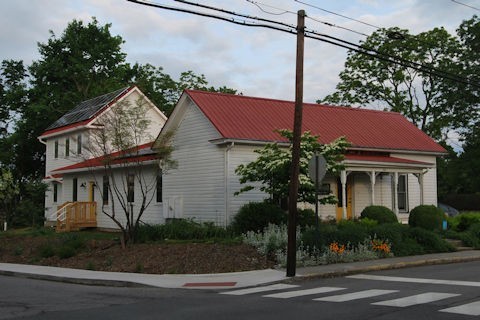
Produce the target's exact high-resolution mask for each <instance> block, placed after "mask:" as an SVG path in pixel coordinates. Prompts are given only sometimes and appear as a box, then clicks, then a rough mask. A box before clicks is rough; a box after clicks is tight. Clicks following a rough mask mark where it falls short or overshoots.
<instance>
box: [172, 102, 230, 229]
mask: <svg viewBox="0 0 480 320" xmlns="http://www.w3.org/2000/svg"><path fill="white" fill-rule="evenodd" d="M218 137H219V134H218V132H217V131H216V129H215V128H214V127H213V126H212V124H211V123H210V122H209V121H208V119H206V117H205V116H204V114H203V113H202V112H201V111H200V110H199V109H198V107H196V106H195V105H194V104H193V103H191V102H190V103H189V104H188V105H187V106H186V110H185V114H184V118H183V119H182V121H181V123H180V124H179V126H178V127H177V128H176V130H175V132H174V137H173V148H174V151H173V152H172V159H173V160H175V161H177V168H176V169H170V170H168V171H167V172H166V174H165V175H164V177H163V183H164V201H170V203H177V204H179V205H181V207H182V208H183V215H182V217H183V218H187V219H195V220H197V221H212V222H215V223H216V224H218V225H224V224H225V218H226V217H225V212H226V211H225V175H224V174H225V173H224V170H225V169H224V168H225V160H224V157H225V149H224V148H223V147H220V146H217V145H214V144H212V143H211V142H209V141H210V140H212V139H215V138H218ZM171 198H173V199H176V200H175V201H174V202H171V200H169V199H171ZM176 210H177V211H178V209H176Z"/></svg>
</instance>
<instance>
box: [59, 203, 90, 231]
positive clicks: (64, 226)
mask: <svg viewBox="0 0 480 320" xmlns="http://www.w3.org/2000/svg"><path fill="white" fill-rule="evenodd" d="M56 216H57V227H56V230H57V232H69V231H75V230H79V229H80V228H88V227H96V226H97V203H96V202H94V201H93V202H81V201H76V202H65V203H64V204H62V205H61V206H58V208H57V212H56Z"/></svg>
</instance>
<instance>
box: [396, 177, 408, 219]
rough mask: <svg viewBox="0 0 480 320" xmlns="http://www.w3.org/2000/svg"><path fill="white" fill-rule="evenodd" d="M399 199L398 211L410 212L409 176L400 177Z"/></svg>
mask: <svg viewBox="0 0 480 320" xmlns="http://www.w3.org/2000/svg"><path fill="white" fill-rule="evenodd" d="M397 199H398V201H397V202H398V203H397V205H398V210H399V211H401V212H408V176H407V175H406V174H401V175H399V176H398V188H397Z"/></svg>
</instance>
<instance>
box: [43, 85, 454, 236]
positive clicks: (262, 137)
mask: <svg viewBox="0 0 480 320" xmlns="http://www.w3.org/2000/svg"><path fill="white" fill-rule="evenodd" d="M139 97H143V98H145V99H146V97H144V95H143V94H142V93H141V92H140V90H139V89H138V88H136V87H129V88H124V89H121V90H118V91H115V92H112V93H109V94H106V95H104V96H101V97H97V98H94V99H91V100H88V101H84V102H82V103H81V104H80V105H78V106H77V107H76V108H74V109H73V110H72V111H70V112H69V113H67V114H66V115H64V116H63V117H62V118H61V119H59V120H58V121H57V122H55V123H54V124H52V125H51V126H50V127H48V128H47V130H46V131H45V132H44V133H43V134H42V135H41V136H40V137H39V139H40V141H42V142H43V143H45V145H46V147H47V159H46V162H47V164H46V179H45V181H46V182H48V183H49V186H50V188H49V190H48V191H47V193H46V201H45V207H46V213H45V214H46V218H47V222H51V223H55V222H56V220H57V217H58V216H59V215H61V214H62V212H63V211H64V209H63V208H65V206H70V207H72V206H76V205H77V204H78V205H79V206H80V207H81V208H79V209H78V212H80V211H82V210H83V211H82V212H83V213H82V214H84V213H85V212H86V213H91V220H94V223H93V222H92V223H90V222H89V223H90V224H89V223H86V224H85V225H84V226H97V227H102V228H116V227H117V226H115V224H114V223H113V222H112V221H111V219H109V218H108V217H107V216H106V215H104V214H102V210H104V211H105V212H107V213H108V212H109V211H108V210H109V206H111V205H112V204H114V202H113V200H112V199H108V197H106V196H105V194H106V193H105V192H102V191H103V188H104V187H105V184H106V183H108V179H107V181H105V177H103V180H102V176H101V175H100V179H99V178H98V177H99V174H98V172H99V170H100V168H101V167H102V165H101V164H102V160H103V158H102V157H94V156H92V155H86V154H85V153H84V148H83V147H82V145H83V144H84V143H87V141H89V139H90V137H91V134H92V132H93V131H94V130H99V126H98V124H99V123H101V119H102V115H103V114H105V113H106V112H108V110H109V109H111V108H115V106H116V105H118V104H119V103H120V102H121V101H123V100H129V101H131V102H132V103H133V102H134V101H135V100H137V99H138V98H139ZM146 101H147V102H148V104H149V111H148V117H149V119H150V120H151V123H150V126H149V129H148V130H149V131H150V133H151V135H152V136H157V140H156V141H155V142H153V147H152V148H153V149H155V143H157V144H158V143H159V141H164V140H165V139H164V138H166V137H168V138H169V140H170V143H171V144H172V147H173V153H172V155H171V158H172V159H173V160H175V161H176V162H177V167H176V168H174V169H170V170H168V171H166V172H164V173H163V175H160V176H157V171H158V170H157V169H158V161H156V159H155V158H156V157H155V153H154V151H152V148H151V146H152V141H142V142H141V143H139V145H138V147H137V148H136V150H137V153H136V155H135V157H137V158H135V159H137V160H138V159H140V160H141V161H140V162H138V163H139V165H141V166H142V167H143V169H144V172H146V175H147V176H149V177H150V179H151V181H155V183H156V186H155V190H154V192H155V195H154V197H153V201H152V203H151V204H150V206H149V207H148V209H147V211H146V212H145V214H144V216H143V218H142V222H145V223H164V222H165V221H166V220H167V219H170V218H187V219H194V220H196V221H204V222H205V221H210V222H214V223H215V224H217V225H220V226H226V225H228V224H229V223H230V222H231V221H232V218H233V217H234V215H235V214H236V213H237V212H238V209H239V208H240V207H241V206H242V205H243V204H245V203H248V202H251V201H261V200H263V199H265V198H267V197H268V195H267V194H265V193H262V192H260V191H259V190H258V189H255V190H252V191H249V192H246V193H242V194H240V195H239V196H234V193H235V192H236V191H239V190H240V189H241V188H242V185H240V183H239V177H238V176H237V175H236V174H235V169H236V168H237V167H238V165H240V164H246V163H248V162H250V161H253V160H255V159H256V156H257V154H256V153H255V152H254V150H256V149H260V148H262V147H263V146H264V145H265V144H266V143H271V142H278V143H280V144H284V145H287V141H285V139H284V138H282V137H281V136H280V135H279V134H278V133H276V130H278V129H291V128H292V126H293V113H294V112H293V111H294V103H293V102H289V101H281V100H273V99H264V98H254V97H246V96H241V95H230V94H222V93H212V92H203V91H195V90H186V91H185V92H184V93H183V94H182V96H181V97H180V99H179V101H178V103H177V105H176V107H175V109H174V110H173V113H172V114H171V116H170V118H169V119H168V120H167V119H166V117H165V116H164V115H163V114H162V113H161V112H160V111H159V110H158V109H157V108H156V107H155V106H154V105H153V104H151V102H150V101H148V99H146ZM302 130H303V131H310V132H311V133H312V134H313V135H317V136H319V141H320V142H321V143H329V142H331V141H333V140H335V139H336V138H338V137H341V136H345V137H346V138H347V140H348V141H349V142H350V143H351V146H350V147H349V148H348V151H347V154H346V156H345V170H344V171H343V172H342V173H341V175H340V177H333V176H327V177H326V178H325V179H324V181H323V183H322V191H323V192H325V193H332V194H334V195H336V196H337V197H338V199H339V202H338V205H328V206H321V207H320V214H321V217H322V218H329V217H330V218H336V219H344V218H352V217H358V216H359V215H360V212H361V211H362V210H363V209H364V208H365V207H366V206H369V205H371V204H376V205H383V206H386V207H389V208H391V209H392V210H393V211H394V212H395V213H396V214H397V216H398V218H399V220H400V221H406V220H408V214H409V211H410V210H411V209H413V208H414V207H415V206H417V205H420V204H433V205H436V204H437V186H436V184H437V175H436V157H438V156H442V155H444V154H445V153H446V151H445V149H444V148H443V147H441V146H440V145H439V144H437V143H436V142H435V141H433V140H432V139H431V138H430V137H428V136H427V135H426V134H425V133H423V132H422V131H421V130H419V129H418V128H417V127H415V126H414V125H413V124H412V123H410V122H409V121H408V120H407V119H406V118H404V117H403V116H402V115H400V114H398V113H394V112H383V111H374V110H365V109H356V108H355V109H354V108H348V107H333V106H326V105H318V104H304V115H303V128H302ZM90 142H91V141H90ZM118 152H119V150H113V153H112V155H113V156H115V155H117V154H118ZM118 170H119V174H120V173H121V172H120V171H121V170H122V169H121V168H119V169H118ZM94 177H96V178H94ZM125 184H126V186H127V188H128V184H129V182H128V181H125ZM131 187H132V190H133V191H134V192H133V193H132V199H131V201H132V205H134V206H139V205H140V204H139V203H138V201H139V198H138V197H137V196H134V195H139V194H140V193H141V190H138V189H137V188H138V186H134V185H132V186H131ZM117 205H118V204H117ZM299 205H302V204H299ZM62 210H63V211H62ZM84 215H85V214H84ZM87 220H88V219H87ZM89 221H90V220H89ZM80 226H82V225H80Z"/></svg>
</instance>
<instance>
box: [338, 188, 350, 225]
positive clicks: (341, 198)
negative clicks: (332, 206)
mask: <svg viewBox="0 0 480 320" xmlns="http://www.w3.org/2000/svg"><path fill="white" fill-rule="evenodd" d="M352 184H353V182H352V180H351V179H347V185H346V186H345V191H346V194H347V196H346V197H345V199H346V203H345V205H346V209H347V219H352V218H353V215H352V194H353V192H352V189H353V188H352ZM337 199H338V203H337V221H340V220H342V219H343V205H342V200H343V191H342V184H341V183H340V180H338V183H337Z"/></svg>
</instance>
